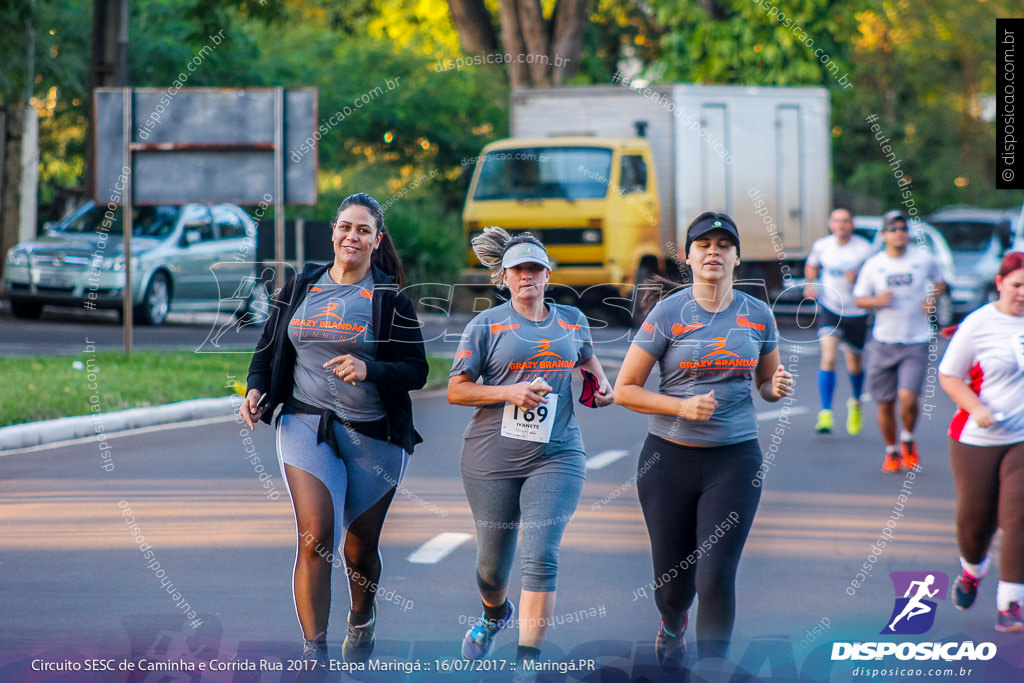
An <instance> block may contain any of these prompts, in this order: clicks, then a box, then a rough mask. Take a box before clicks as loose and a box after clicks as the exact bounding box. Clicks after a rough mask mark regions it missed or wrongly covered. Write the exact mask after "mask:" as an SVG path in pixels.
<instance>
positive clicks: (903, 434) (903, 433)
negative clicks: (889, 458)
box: [900, 429, 914, 441]
mask: <svg viewBox="0 0 1024 683" xmlns="http://www.w3.org/2000/svg"><path fill="white" fill-rule="evenodd" d="M913 440H914V435H913V434H911V433H910V432H908V431H907V430H906V429H901V430H900V441H913Z"/></svg>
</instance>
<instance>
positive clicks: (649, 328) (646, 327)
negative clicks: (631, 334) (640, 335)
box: [640, 321, 654, 334]
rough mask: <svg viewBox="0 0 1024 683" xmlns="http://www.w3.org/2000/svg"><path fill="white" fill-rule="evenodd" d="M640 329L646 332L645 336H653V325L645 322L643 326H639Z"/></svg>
mask: <svg viewBox="0 0 1024 683" xmlns="http://www.w3.org/2000/svg"><path fill="white" fill-rule="evenodd" d="M640 329H641V330H643V331H644V332H646V333H647V334H654V325H652V324H650V323H649V322H646V321H645V322H644V324H643V325H641V326H640Z"/></svg>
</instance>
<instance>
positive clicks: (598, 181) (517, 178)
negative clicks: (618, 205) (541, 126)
mask: <svg viewBox="0 0 1024 683" xmlns="http://www.w3.org/2000/svg"><path fill="white" fill-rule="evenodd" d="M482 163H483V167H482V168H481V169H480V175H479V178H478V179H477V184H476V192H475V193H474V194H473V199H476V200H496V199H570V200H576V199H601V198H602V197H604V196H605V195H606V194H607V193H608V178H609V177H610V174H611V167H612V151H611V150H610V149H606V148H602V147H531V148H526V147H520V148H518V149H507V150H494V151H491V152H488V153H487V156H485V157H484V160H483V162H482Z"/></svg>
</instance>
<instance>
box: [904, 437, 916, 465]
mask: <svg viewBox="0 0 1024 683" xmlns="http://www.w3.org/2000/svg"><path fill="white" fill-rule="evenodd" d="M900 465H902V466H903V469H905V470H909V469H913V468H914V467H917V444H916V443H915V442H913V441H904V442H903V443H901V444H900Z"/></svg>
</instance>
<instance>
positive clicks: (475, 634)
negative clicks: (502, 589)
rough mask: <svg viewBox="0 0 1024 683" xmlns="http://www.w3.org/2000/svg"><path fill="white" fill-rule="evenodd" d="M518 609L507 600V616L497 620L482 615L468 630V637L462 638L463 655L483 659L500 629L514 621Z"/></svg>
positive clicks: (468, 657) (467, 657)
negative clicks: (513, 616)
mask: <svg viewBox="0 0 1024 683" xmlns="http://www.w3.org/2000/svg"><path fill="white" fill-rule="evenodd" d="M515 612H516V609H515V607H513V606H512V603H511V602H509V601H508V600H506V601H505V616H503V617H502V618H501V619H498V620H497V621H491V620H490V619H488V618H487V615H486V614H484V615H482V616H481V617H480V623H479V624H476V625H475V626H472V627H470V629H469V630H468V631H466V637H465V638H463V639H462V656H463V657H465V658H466V659H483V658H484V657H486V656H487V653H489V652H490V651H491V647H493V646H494V636H496V635H497V634H498V631H500V630H501V629H503V628H505V627H506V626H507V625H509V624H510V623H512V615H513V614H515Z"/></svg>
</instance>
